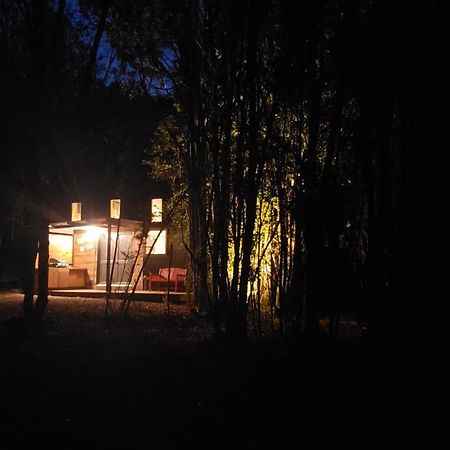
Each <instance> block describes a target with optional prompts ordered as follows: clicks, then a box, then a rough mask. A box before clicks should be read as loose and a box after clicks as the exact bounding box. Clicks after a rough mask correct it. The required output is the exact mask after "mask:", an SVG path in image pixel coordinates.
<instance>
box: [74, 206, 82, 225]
mask: <svg viewBox="0 0 450 450" xmlns="http://www.w3.org/2000/svg"><path fill="white" fill-rule="evenodd" d="M79 220H81V203H80V202H75V203H72V222H78V221H79Z"/></svg>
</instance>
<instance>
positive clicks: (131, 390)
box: [0, 293, 391, 450]
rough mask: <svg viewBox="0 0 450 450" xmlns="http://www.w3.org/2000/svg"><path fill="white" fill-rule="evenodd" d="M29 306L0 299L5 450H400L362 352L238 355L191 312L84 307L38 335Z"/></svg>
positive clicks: (1, 440)
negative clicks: (394, 447) (392, 441)
mask: <svg viewBox="0 0 450 450" xmlns="http://www.w3.org/2000/svg"><path fill="white" fill-rule="evenodd" d="M21 300H22V298H21V296H20V295H19V294H18V293H0V343H1V347H0V357H1V359H0V363H1V366H0V367H1V369H0V383H1V392H2V399H1V406H0V408H1V413H0V414H1V416H0V419H1V421H0V448H1V449H5V450H9V449H13V448H29V449H41V448H42V449H44V448H45V449H47V448H49V447H50V445H55V444H56V445H57V446H58V447H59V448H60V449H69V448H70V449H72V448H73V449H79V450H90V449H110V450H113V449H178V448H183V449H184V448H186V447H193V448H210V449H218V448H220V449H222V448H224V449H225V448H227V449H241V448H242V449H291V448H292V449H294V448H295V449H296V448H299V449H300V448H301V449H316V448H329V446H330V445H331V443H333V444H332V445H334V446H335V445H336V444H338V443H341V444H343V445H344V446H345V448H363V449H365V448H377V449H382V448H391V447H390V446H389V445H387V444H386V442H387V441H386V438H385V436H386V433H388V432H389V429H390V426H391V424H390V419H389V414H387V415H386V416H385V417H379V416H377V419H376V420H375V419H374V417H375V415H374V411H377V406H379V402H380V401H381V400H380V398H382V397H380V390H379V389H377V386H376V385H374V384H373V383H372V381H371V380H372V379H373V373H372V368H371V365H370V361H369V359H368V357H367V355H366V354H365V352H364V351H363V349H361V348H360V347H358V346H348V345H346V346H345V347H343V348H338V347H336V346H330V345H323V346H320V347H316V348H314V350H313V351H312V350H311V349H307V348H302V349H300V347H301V346H295V348H292V347H288V346H284V345H281V344H279V343H264V344H263V343H251V342H250V343H248V344H246V345H243V346H241V347H239V348H230V347H227V346H225V345H224V344H222V343H219V342H217V341H216V340H214V337H213V335H212V332H211V328H210V326H209V324H207V323H206V322H205V321H204V320H203V319H202V318H200V317H198V316H197V315H195V314H193V313H191V312H190V311H189V309H188V308H187V306H186V305H184V304H177V305H172V311H171V314H170V315H169V314H167V312H166V309H165V306H164V305H163V304H162V303H150V302H139V303H135V304H133V305H132V308H131V310H130V312H129V315H128V316H127V317H119V316H113V317H110V318H109V319H108V320H105V318H104V302H103V300H101V299H83V298H61V297H51V299H50V303H49V305H48V311H47V315H46V320H45V323H44V324H43V325H42V326H40V327H38V328H35V329H32V330H29V329H25V328H24V327H23V324H22V322H21V320H20V319H19V317H20V314H21ZM369 372H370V373H369ZM337 448H340V447H339V446H338V447H337Z"/></svg>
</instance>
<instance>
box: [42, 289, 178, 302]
mask: <svg viewBox="0 0 450 450" xmlns="http://www.w3.org/2000/svg"><path fill="white" fill-rule="evenodd" d="M48 295H49V296H54V297H85V298H105V296H106V290H102V289H50V290H49V292H48ZM127 295H130V292H129V293H128V294H127V293H126V292H121V291H117V292H115V291H114V290H113V292H112V297H113V298H118V299H121V298H125V297H126V296H127ZM166 296H167V291H136V292H135V293H134V295H133V299H134V300H144V301H145V300H147V301H160V302H161V301H163V300H164V299H165V297H166ZM186 298H187V294H186V292H174V291H171V292H170V299H171V300H173V301H185V300H186Z"/></svg>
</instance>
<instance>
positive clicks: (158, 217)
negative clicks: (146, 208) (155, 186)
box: [151, 198, 162, 222]
mask: <svg viewBox="0 0 450 450" xmlns="http://www.w3.org/2000/svg"><path fill="white" fill-rule="evenodd" d="M151 219H152V222H162V198H152V216H151Z"/></svg>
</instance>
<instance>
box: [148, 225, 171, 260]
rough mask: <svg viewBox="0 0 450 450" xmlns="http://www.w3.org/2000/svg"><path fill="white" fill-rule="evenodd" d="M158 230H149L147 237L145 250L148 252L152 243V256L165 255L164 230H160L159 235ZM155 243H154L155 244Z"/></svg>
mask: <svg viewBox="0 0 450 450" xmlns="http://www.w3.org/2000/svg"><path fill="white" fill-rule="evenodd" d="M158 234H159V230H150V231H149V232H148V236H147V243H146V250H147V253H149V252H150V249H151V248H152V245H153V243H155V245H153V249H152V255H165V254H166V230H162V231H161V234H159V237H158ZM155 241H156V242H155Z"/></svg>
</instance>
